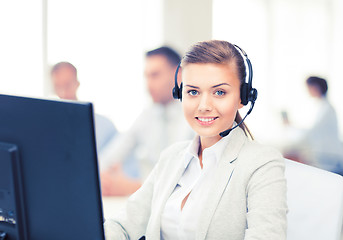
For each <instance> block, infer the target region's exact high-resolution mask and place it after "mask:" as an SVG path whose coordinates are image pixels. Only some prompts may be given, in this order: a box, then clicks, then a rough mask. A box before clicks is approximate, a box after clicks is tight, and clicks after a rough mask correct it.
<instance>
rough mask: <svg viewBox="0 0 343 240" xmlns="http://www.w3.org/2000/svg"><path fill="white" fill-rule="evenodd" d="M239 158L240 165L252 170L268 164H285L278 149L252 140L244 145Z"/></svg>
mask: <svg viewBox="0 0 343 240" xmlns="http://www.w3.org/2000/svg"><path fill="white" fill-rule="evenodd" d="M237 160H238V161H237V162H238V164H239V165H244V166H245V167H247V168H250V169H251V170H252V171H254V170H256V169H258V168H260V167H261V166H263V165H266V164H277V165H280V164H281V165H284V158H283V156H282V154H281V153H280V152H279V151H278V150H277V149H275V148H273V147H270V146H267V145H263V144H260V143H258V142H256V141H250V140H247V141H246V142H245V144H244V145H243V147H242V149H241V151H240V154H239V156H238V158H237Z"/></svg>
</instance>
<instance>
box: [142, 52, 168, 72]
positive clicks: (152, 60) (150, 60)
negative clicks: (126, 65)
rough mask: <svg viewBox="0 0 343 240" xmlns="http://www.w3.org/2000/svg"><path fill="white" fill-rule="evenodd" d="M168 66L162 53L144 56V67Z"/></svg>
mask: <svg viewBox="0 0 343 240" xmlns="http://www.w3.org/2000/svg"><path fill="white" fill-rule="evenodd" d="M166 66H170V64H169V62H168V59H167V57H165V56H163V55H152V56H149V57H147V58H146V61H145V68H146V69H152V68H159V67H166Z"/></svg>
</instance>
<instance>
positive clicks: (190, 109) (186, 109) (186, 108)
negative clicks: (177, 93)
mask: <svg viewBox="0 0 343 240" xmlns="http://www.w3.org/2000/svg"><path fill="white" fill-rule="evenodd" d="M182 109H183V114H184V116H185V118H186V119H187V120H190V119H193V118H194V113H195V111H196V109H197V104H196V103H195V101H189V99H186V98H183V99H182Z"/></svg>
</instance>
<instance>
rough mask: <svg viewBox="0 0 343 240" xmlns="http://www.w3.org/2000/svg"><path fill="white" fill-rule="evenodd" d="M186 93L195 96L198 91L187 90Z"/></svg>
mask: <svg viewBox="0 0 343 240" xmlns="http://www.w3.org/2000/svg"><path fill="white" fill-rule="evenodd" d="M188 94H189V95H191V96H196V95H198V94H199V92H198V91H197V90H189V91H188Z"/></svg>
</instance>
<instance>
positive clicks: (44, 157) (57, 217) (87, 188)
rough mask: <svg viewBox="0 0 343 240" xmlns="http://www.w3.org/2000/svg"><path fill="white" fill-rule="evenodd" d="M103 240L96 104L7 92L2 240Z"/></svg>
mask: <svg viewBox="0 0 343 240" xmlns="http://www.w3.org/2000/svg"><path fill="white" fill-rule="evenodd" d="M6 234H7V239H8V240H55V239H56V240H61V239H83V240H86V239H90V240H95V239H97V240H98V239H104V230H103V213H102V202H101V193H100V186H99V173H98V163H97V153H96V144H95V134H94V120H93V108H92V104H91V103H80V102H71V101H54V100H44V99H34V98H27V97H18V96H8V95H0V239H1V238H4V237H5V235H6Z"/></svg>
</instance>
